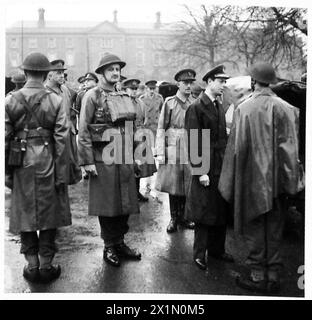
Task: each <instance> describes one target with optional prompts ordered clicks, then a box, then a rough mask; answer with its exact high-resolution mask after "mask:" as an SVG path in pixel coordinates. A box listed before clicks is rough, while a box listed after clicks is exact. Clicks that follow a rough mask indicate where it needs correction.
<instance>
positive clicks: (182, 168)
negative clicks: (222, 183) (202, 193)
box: [156, 69, 196, 232]
mask: <svg viewBox="0 0 312 320" xmlns="http://www.w3.org/2000/svg"><path fill="white" fill-rule="evenodd" d="M180 75H181V78H180ZM195 75H196V73H195V71H193V70H189V69H186V70H181V71H180V72H178V73H177V75H176V77H175V79H176V80H178V81H186V80H188V81H194V80H195ZM193 101H194V99H193V98H192V96H191V95H189V96H188V97H186V96H183V95H182V94H181V93H180V91H179V90H178V92H177V93H176V95H175V96H173V97H168V98H167V99H166V100H165V102H164V105H163V107H162V109H161V113H160V117H159V122H158V132H157V137H156V154H157V156H158V157H159V156H161V157H164V158H165V163H164V164H159V169H158V172H157V178H156V189H157V190H159V191H161V192H167V193H169V203H170V214H171V221H174V225H175V224H176V223H177V222H178V221H179V222H181V224H182V223H183V222H184V209H185V196H186V190H187V188H186V187H187V185H188V183H189V178H190V174H189V170H188V168H187V164H186V150H185V140H184V138H185V135H184V120H185V113H186V111H187V109H188V108H189V106H190V104H191V103H192V102H193ZM164 130H165V131H166V132H167V138H166V139H165V137H164ZM180 156H182V158H184V159H181V157H180ZM171 157H173V158H176V161H174V163H170V159H171ZM181 160H182V161H181ZM183 162H184V163H183ZM172 229H173V230H175V229H176V226H175V227H174V228H170V227H169V226H168V228H167V231H168V232H172V231H171V230H172Z"/></svg>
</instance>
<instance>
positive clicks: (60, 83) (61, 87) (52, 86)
mask: <svg viewBox="0 0 312 320" xmlns="http://www.w3.org/2000/svg"><path fill="white" fill-rule="evenodd" d="M51 65H52V67H51V71H50V72H49V74H48V79H47V82H46V84H45V87H46V88H47V89H48V90H50V91H51V92H54V93H56V94H57V95H59V96H60V97H61V98H62V99H63V106H64V108H65V112H66V115H67V119H68V121H67V123H68V126H69V128H70V130H69V136H68V145H67V147H68V148H67V150H68V184H76V183H78V182H79V181H80V180H81V178H82V174H81V170H80V168H79V166H78V154H77V142H76V135H77V126H76V124H77V113H76V112H75V111H74V110H73V105H72V99H71V93H70V91H69V89H68V88H67V87H66V86H65V84H64V83H65V78H64V71H65V70H66V68H65V67H64V65H65V62H64V60H61V59H57V60H53V61H51Z"/></svg>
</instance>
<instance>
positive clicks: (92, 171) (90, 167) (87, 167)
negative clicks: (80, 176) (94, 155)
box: [82, 164, 98, 176]
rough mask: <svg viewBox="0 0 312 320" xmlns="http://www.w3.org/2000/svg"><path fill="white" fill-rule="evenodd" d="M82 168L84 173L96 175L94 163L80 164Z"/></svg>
mask: <svg viewBox="0 0 312 320" xmlns="http://www.w3.org/2000/svg"><path fill="white" fill-rule="evenodd" d="M82 168H84V170H85V171H86V173H88V174H90V175H91V176H97V175H98V173H97V171H96V167H95V164H87V165H85V166H82Z"/></svg>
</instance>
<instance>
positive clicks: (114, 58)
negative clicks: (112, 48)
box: [95, 53, 126, 74]
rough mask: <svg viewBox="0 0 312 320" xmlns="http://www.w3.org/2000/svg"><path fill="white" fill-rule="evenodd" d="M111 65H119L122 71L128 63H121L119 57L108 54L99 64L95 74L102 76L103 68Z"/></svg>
mask: <svg viewBox="0 0 312 320" xmlns="http://www.w3.org/2000/svg"><path fill="white" fill-rule="evenodd" d="M111 64H119V65H120V69H122V68H123V67H124V66H125V65H126V63H125V62H124V61H121V60H120V58H119V57H117V56H116V55H114V54H112V53H107V54H105V55H104V56H103V57H102V59H101V61H100V63H99V66H98V67H97V68H96V69H95V72H96V73H99V74H101V71H102V70H103V68H105V67H107V66H109V65H111Z"/></svg>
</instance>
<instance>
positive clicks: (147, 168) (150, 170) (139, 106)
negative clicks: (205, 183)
mask: <svg viewBox="0 0 312 320" xmlns="http://www.w3.org/2000/svg"><path fill="white" fill-rule="evenodd" d="M139 83H140V80H138V79H127V80H124V81H123V82H122V87H123V88H124V90H125V91H126V93H128V94H129V96H130V97H131V98H132V101H133V104H134V105H135V108H136V111H137V116H136V120H135V128H136V129H143V128H146V126H145V123H146V114H144V105H143V103H142V102H141V100H140V99H137V89H138V85H139ZM148 141H151V140H150V139H149V140H148ZM138 145H139V144H138V143H135V145H134V146H135V148H137V147H138ZM147 148H148V150H146V152H148V153H149V155H150V157H151V160H153V156H152V155H153V154H152V150H151V146H149V145H147ZM145 156H146V154H145ZM138 160H139V159H138ZM154 172H156V166H155V164H154V161H153V163H142V164H139V165H138V172H137V174H136V187H137V193H138V200H139V201H143V202H146V201H148V198H147V197H144V196H143V195H142V194H141V193H140V179H141V178H146V177H150V176H152V175H153V174H154Z"/></svg>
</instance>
